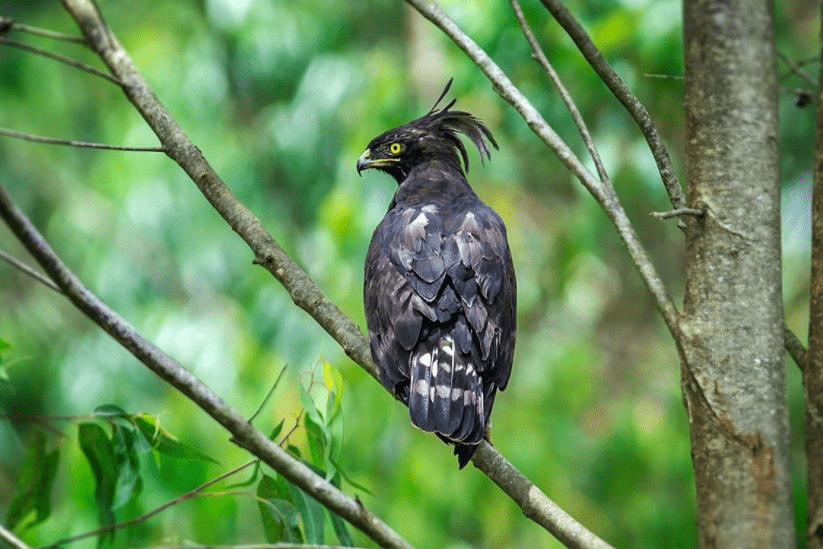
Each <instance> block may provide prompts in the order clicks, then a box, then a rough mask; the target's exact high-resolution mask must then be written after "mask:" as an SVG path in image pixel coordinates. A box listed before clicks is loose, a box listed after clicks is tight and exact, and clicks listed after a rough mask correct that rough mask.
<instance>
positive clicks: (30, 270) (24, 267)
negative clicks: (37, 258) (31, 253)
mask: <svg viewBox="0 0 823 549" xmlns="http://www.w3.org/2000/svg"><path fill="white" fill-rule="evenodd" d="M0 259H2V260H3V261H5V262H6V263H8V264H9V265H11V266H12V267H14V268H15V269H17V270H19V271H20V272H22V273H25V274H27V275H29V276H30V277H32V278H33V279H35V280H36V281H37V282H40V283H41V284H44V285H46V286H48V287H49V288H51V289H52V290H54V291H55V292H58V293H61V294H62V293H63V290H61V289H60V286H58V285H57V284H55V283H54V282H52V280H51V279H50V278H49V277H47V276H45V275H42V274H40V271H38V270H37V269H35V268H34V267H32V266H31V265H28V264H26V263H23V262H22V261H20V260H19V259H17V258H16V257H14V256H11V255H9V254H7V253H6V252H4V251H3V250H0Z"/></svg>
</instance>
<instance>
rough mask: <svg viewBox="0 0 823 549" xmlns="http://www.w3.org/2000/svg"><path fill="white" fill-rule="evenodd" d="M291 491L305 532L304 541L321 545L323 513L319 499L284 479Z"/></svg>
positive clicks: (323, 531) (323, 534) (323, 535)
mask: <svg viewBox="0 0 823 549" xmlns="http://www.w3.org/2000/svg"><path fill="white" fill-rule="evenodd" d="M286 484H287V485H288V487H289V491H290V492H291V497H292V501H293V502H294V506H295V507H296V508H297V511H298V512H299V513H300V517H301V518H302V519H303V531H304V533H305V534H306V543H307V544H310V545H321V544H322V543H323V540H324V538H325V522H324V519H325V515H324V511H323V506H322V505H321V504H320V502H319V501H317V500H316V499H314V498H313V497H311V496H310V495H308V494H307V493H306V492H304V491H303V490H302V489H301V488H300V487H299V486H297V485H296V484H293V483H292V482H291V481H289V480H286Z"/></svg>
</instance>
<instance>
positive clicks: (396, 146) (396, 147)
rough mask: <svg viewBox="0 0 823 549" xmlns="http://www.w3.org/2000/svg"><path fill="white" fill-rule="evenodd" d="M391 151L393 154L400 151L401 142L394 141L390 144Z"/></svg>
mask: <svg viewBox="0 0 823 549" xmlns="http://www.w3.org/2000/svg"><path fill="white" fill-rule="evenodd" d="M389 152H391V153H392V154H397V153H399V152H400V143H392V144H391V145H390V146H389Z"/></svg>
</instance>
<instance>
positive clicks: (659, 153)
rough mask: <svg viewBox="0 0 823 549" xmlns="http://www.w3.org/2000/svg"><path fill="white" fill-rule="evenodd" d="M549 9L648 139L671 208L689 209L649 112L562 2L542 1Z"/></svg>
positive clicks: (555, 0)
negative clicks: (686, 207)
mask: <svg viewBox="0 0 823 549" xmlns="http://www.w3.org/2000/svg"><path fill="white" fill-rule="evenodd" d="M541 2H543V5H544V6H546V9H548V10H549V12H551V14H552V15H553V16H554V18H555V19H556V20H557V22H558V23H560V26H561V27H563V30H565V31H566V33H567V34H568V35H569V37H570V38H571V39H572V41H574V43H575V44H576V45H577V48H578V49H579V50H580V53H582V54H583V57H584V58H585V59H586V61H588V62H589V65H591V67H592V68H593V69H594V72H596V73H597V76H599V77H600V79H601V80H602V81H603V83H604V84H606V86H607V87H608V88H609V90H611V92H612V93H613V94H614V96H615V97H616V98H617V100H618V101H620V102H621V103H622V104H623V106H624V107H625V108H626V110H627V111H629V114H630V115H631V116H632V118H634V120H635V122H637V125H638V126H640V131H641V132H642V133H643V137H645V138H646V143H648V144H649V149H651V151H652V156H654V161H655V162H656V163H657V169H658V171H659V172H660V177H661V179H662V180H663V185H664V186H665V187H666V192H667V193H668V194H669V200H671V203H672V206H674V207H675V209H677V208H683V207H685V206H686V197H685V196H684V195H683V189H682V188H681V187H680V181H679V180H678V178H677V172H676V171H675V170H674V166H672V160H671V158H670V157H669V152H668V151H667V150H666V146H665V145H664V144H663V140H662V139H661V138H660V134H659V133H657V128H656V127H655V126H654V123H653V122H652V118H651V116H649V111H647V110H646V107H645V106H643V103H641V102H640V100H639V99H637V97H635V96H634V94H633V93H632V92H631V91H630V90H629V88H627V87H626V84H624V83H623V80H621V78H620V77H619V76H618V75H617V73H616V72H615V71H614V69H613V68H612V67H611V65H609V63H608V62H607V61H606V59H605V58H604V57H603V54H601V53H600V50H598V49H597V46H595V45H594V42H592V39H591V38H590V37H589V35H588V33H587V32H586V30H585V29H584V28H583V26H582V25H581V24H580V23H579V22H578V21H577V19H575V18H574V16H573V15H572V14H571V12H570V11H569V10H568V8H567V7H566V6H565V5H563V3H562V2H561V1H560V0H541Z"/></svg>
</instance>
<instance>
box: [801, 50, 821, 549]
mask: <svg viewBox="0 0 823 549" xmlns="http://www.w3.org/2000/svg"><path fill="white" fill-rule="evenodd" d="M820 53H821V58H823V48H821V52H820ZM820 78H821V79H823V65H822V66H821V67H820ZM818 82H823V80H820V79H819V80H818ZM814 161H815V162H814V187H813V191H812V277H811V290H810V294H811V295H810V299H809V350H808V352H807V353H806V356H805V360H804V361H803V364H802V365H801V366H802V367H803V390H804V393H805V396H806V425H805V428H806V459H807V462H808V479H807V481H806V483H807V489H808V507H807V510H806V517H807V523H806V524H807V536H808V540H807V544H806V546H807V547H808V549H823V88H821V90H819V91H818V96H817V140H816V143H815V154H814Z"/></svg>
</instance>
